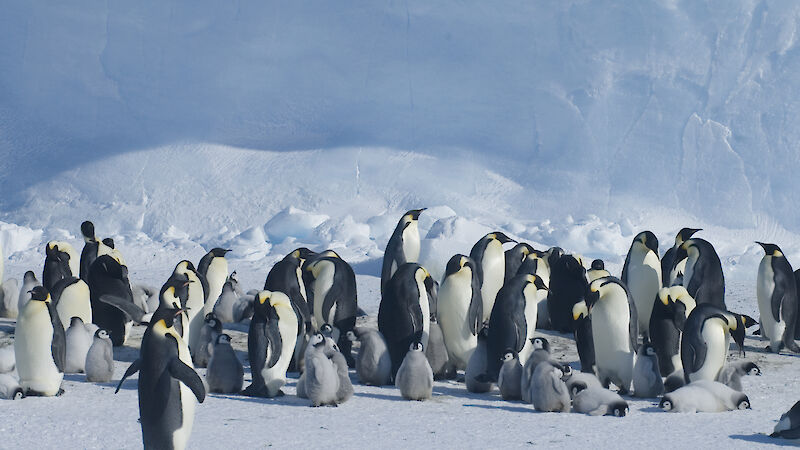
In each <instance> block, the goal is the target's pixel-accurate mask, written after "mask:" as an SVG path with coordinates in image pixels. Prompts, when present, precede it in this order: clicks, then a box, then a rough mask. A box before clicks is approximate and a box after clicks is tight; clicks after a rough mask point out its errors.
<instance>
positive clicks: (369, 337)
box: [348, 327, 392, 386]
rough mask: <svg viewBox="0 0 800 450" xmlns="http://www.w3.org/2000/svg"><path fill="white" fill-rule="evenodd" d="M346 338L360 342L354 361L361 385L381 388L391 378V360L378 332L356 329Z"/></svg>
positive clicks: (368, 329) (384, 342) (361, 328)
mask: <svg viewBox="0 0 800 450" xmlns="http://www.w3.org/2000/svg"><path fill="white" fill-rule="evenodd" d="M348 338H349V339H351V340H358V341H360V342H361V348H359V350H358V359H356V373H357V374H358V380H359V382H360V383H361V384H366V385H370V386H383V385H386V384H389V382H390V381H391V378H392V359H391V358H390V357H389V348H388V346H387V345H386V340H385V339H384V338H383V335H382V334H381V332H380V331H378V330H374V329H371V328H364V327H356V328H355V330H353V331H350V332H349V333H348Z"/></svg>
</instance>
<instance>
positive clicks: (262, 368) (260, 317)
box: [243, 291, 298, 397]
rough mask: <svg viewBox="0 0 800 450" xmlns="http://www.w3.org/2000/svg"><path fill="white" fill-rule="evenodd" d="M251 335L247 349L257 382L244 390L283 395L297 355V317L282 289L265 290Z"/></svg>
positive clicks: (260, 394) (257, 303)
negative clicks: (275, 290) (291, 363)
mask: <svg viewBox="0 0 800 450" xmlns="http://www.w3.org/2000/svg"><path fill="white" fill-rule="evenodd" d="M254 305H255V311H254V314H253V319H252V320H251V321H250V329H249V331H248V335H247V352H248V356H249V359H250V371H251V372H252V374H253V383H252V384H251V385H250V386H248V387H247V389H246V390H245V391H244V392H243V394H245V395H249V396H254V397H276V396H278V395H282V391H281V388H282V387H283V386H284V385H285V384H286V371H287V369H288V368H289V362H290V361H291V359H292V357H293V355H294V348H295V343H296V339H297V327H298V324H297V316H296V315H295V313H294V309H292V305H291V300H289V297H287V296H286V294H284V293H282V292H270V291H261V292H259V293H258V295H256V300H255V302H254Z"/></svg>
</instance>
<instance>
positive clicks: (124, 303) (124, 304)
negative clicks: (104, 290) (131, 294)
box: [99, 294, 145, 323]
mask: <svg viewBox="0 0 800 450" xmlns="http://www.w3.org/2000/svg"><path fill="white" fill-rule="evenodd" d="M99 300H100V301H101V302H103V303H106V304H109V305H111V306H113V307H115V308H117V309H119V310H120V311H122V312H123V313H125V315H126V316H128V318H129V319H130V320H133V321H134V322H136V323H142V322H143V317H144V315H145V312H144V311H143V310H142V308H139V307H138V306H136V305H135V304H134V303H133V302H132V301H130V300H128V299H126V298H122V297H117V296H116V295H109V294H105V295H101V296H100V299H99Z"/></svg>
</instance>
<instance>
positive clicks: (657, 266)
mask: <svg viewBox="0 0 800 450" xmlns="http://www.w3.org/2000/svg"><path fill="white" fill-rule="evenodd" d="M620 280H622V282H623V283H625V286H627V288H628V292H630V294H631V298H633V302H634V303H635V304H636V316H637V318H638V321H639V326H638V328H639V333H641V334H642V335H643V336H644V337H645V339H649V337H650V331H649V330H650V313H651V312H652V310H653V302H654V300H655V298H656V294H658V290H659V289H661V261H660V260H659V259H658V239H657V238H656V235H655V234H653V232H652V231H642V232H641V233H639V234H637V235H636V237H635V238H634V239H633V242H632V243H631V248H630V250H628V256H627V257H626V258H625V264H624V265H623V267H622V275H621V276H620Z"/></svg>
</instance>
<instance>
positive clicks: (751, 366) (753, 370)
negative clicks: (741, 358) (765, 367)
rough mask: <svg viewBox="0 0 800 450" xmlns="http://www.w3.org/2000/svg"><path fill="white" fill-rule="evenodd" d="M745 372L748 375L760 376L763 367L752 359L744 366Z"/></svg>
mask: <svg viewBox="0 0 800 450" xmlns="http://www.w3.org/2000/svg"><path fill="white" fill-rule="evenodd" d="M742 369H743V370H744V373H745V374H747V375H755V376H758V377H760V376H761V369H760V368H759V367H758V366H757V365H756V363H754V362H752V361H748V362H747V363H746V364H745V365H744V367H742Z"/></svg>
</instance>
